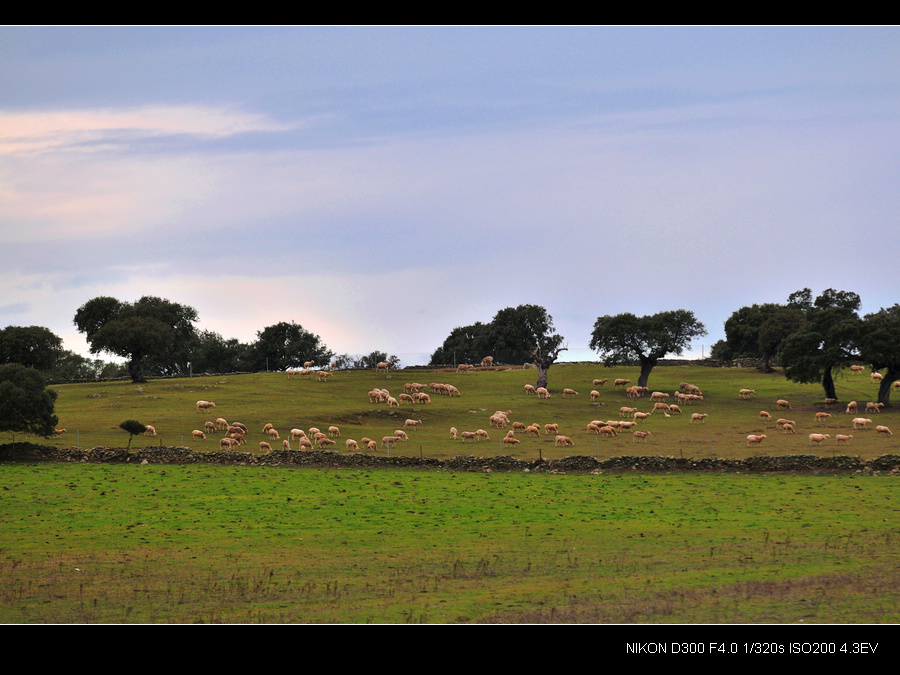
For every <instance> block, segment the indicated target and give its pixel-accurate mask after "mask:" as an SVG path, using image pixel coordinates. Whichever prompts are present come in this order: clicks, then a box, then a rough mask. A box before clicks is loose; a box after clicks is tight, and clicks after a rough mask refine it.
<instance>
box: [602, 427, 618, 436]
mask: <svg viewBox="0 0 900 675" xmlns="http://www.w3.org/2000/svg"><path fill="white" fill-rule="evenodd" d="M599 434H600V435H601V436H608V437H609V438H615V437H616V436H618V435H619V432H618V431H616V430H615V429H614V428H613V427H611V426H609V425H608V424H606V425H604V426H602V427H600V431H599Z"/></svg>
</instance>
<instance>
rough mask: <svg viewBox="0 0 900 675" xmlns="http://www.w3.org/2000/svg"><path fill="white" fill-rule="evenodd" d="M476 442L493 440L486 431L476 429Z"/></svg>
mask: <svg viewBox="0 0 900 675" xmlns="http://www.w3.org/2000/svg"><path fill="white" fill-rule="evenodd" d="M475 440H477V441H489V440H491V437H490V435H488V432H487V431H485V430H484V429H476V430H475Z"/></svg>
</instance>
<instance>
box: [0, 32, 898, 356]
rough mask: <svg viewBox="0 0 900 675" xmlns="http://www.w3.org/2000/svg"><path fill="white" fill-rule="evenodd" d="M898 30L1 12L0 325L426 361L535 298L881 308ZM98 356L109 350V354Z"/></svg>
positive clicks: (70, 340)
mask: <svg viewBox="0 0 900 675" xmlns="http://www.w3.org/2000/svg"><path fill="white" fill-rule="evenodd" d="M898 37H900V32H898V29H897V28H893V27H888V28H881V27H873V28H867V27H849V28H845V27H824V28H823V27H814V28H804V27H796V28H794V27H784V28H767V27H764V28H744V27H736V28H715V27H712V28H691V27H681V28H666V27H657V28H640V27H635V28H618V27H609V28H606V27H599V28H590V27H588V28H581V27H579V28H565V27H560V28H493V27H478V28H467V27H459V28H444V27H425V28H416V27H413V28H405V27H387V28H368V27H353V28H343V27H329V28H315V27H313V28H303V27H300V28H266V27H259V28H202V27H181V28H152V27H151V28H145V27H139V28H66V27H58V28H41V27H5V28H0V236H2V244H3V246H2V247H0V326H4V325H32V324H36V325H42V326H47V327H48V328H50V329H51V330H53V331H54V332H56V333H57V334H58V335H60V336H61V337H63V339H64V341H65V346H66V347H67V348H69V349H73V350H75V351H78V352H80V353H84V354H87V345H86V343H85V341H84V339H83V337H82V336H81V335H80V334H78V333H77V332H76V331H75V329H74V326H73V324H72V317H73V316H74V314H75V311H76V310H77V309H78V307H79V306H80V305H82V304H83V303H84V302H86V301H87V300H89V299H91V298H93V297H96V296H98V295H112V296H115V297H118V298H120V299H123V300H136V299H137V298H139V297H140V296H142V295H158V296H161V297H166V298H168V299H170V300H173V301H176V302H181V303H185V304H189V305H191V306H193V307H195V308H196V309H197V311H198V313H199V315H200V323H199V326H200V327H201V328H204V329H209V330H214V331H216V332H219V333H221V334H222V335H223V336H224V337H226V338H231V337H235V338H238V339H240V340H242V341H248V342H249V341H252V340H253V339H254V338H255V335H256V331H258V330H261V329H262V328H264V327H265V326H267V325H271V324H273V323H277V322H279V321H296V322H297V323H299V324H301V325H303V326H304V327H305V328H306V329H307V330H310V331H312V332H314V333H317V334H319V335H320V336H321V337H322V339H323V340H324V341H325V343H326V344H327V345H328V346H329V347H330V348H331V349H332V350H334V351H335V352H338V353H351V354H354V353H368V352H370V351H372V350H375V349H379V350H384V351H387V352H388V353H394V354H398V355H399V356H401V359H402V360H403V361H404V363H407V364H412V363H417V362H424V361H427V359H428V356H429V354H430V352H432V351H433V350H434V349H435V348H437V347H438V346H439V345H440V344H441V342H442V341H443V340H444V338H445V337H446V336H447V334H449V332H450V330H452V329H453V328H454V327H456V326H460V325H466V324H471V323H474V322H475V321H485V322H486V321H489V320H490V319H491V317H492V316H493V315H494V314H495V313H496V312H497V311H498V310H500V309H502V308H504V307H508V306H515V305H518V304H522V303H530V304H539V305H543V306H544V307H546V308H547V310H548V312H549V313H550V314H551V315H552V316H553V318H554V321H555V325H556V328H557V330H558V332H559V333H561V334H562V335H564V336H565V337H566V338H567V341H568V343H569V345H570V352H569V354H568V355H567V356H568V357H569V358H592V357H593V355H592V354H591V353H590V352H589V351H588V350H587V345H588V343H589V341H590V333H591V330H592V328H593V323H594V321H595V320H596V318H597V317H598V316H601V315H606V314H617V313H620V312H626V311H627V312H633V313H635V314H639V315H641V314H649V313H655V312H658V311H663V310H670V309H678V308H685V309H689V310H692V311H693V312H694V313H695V314H696V315H697V317H698V319H699V320H700V321H702V322H703V323H704V324H705V325H706V327H707V329H708V330H709V335H708V336H707V337H706V338H704V339H703V340H700V341H698V342H695V344H694V346H693V350H692V351H693V352H694V353H697V354H698V355H699V354H700V353H701V352H702V351H705V352H706V353H708V351H709V345H710V344H712V343H713V342H715V341H716V340H718V339H720V338H722V337H724V330H723V323H724V321H725V319H727V318H728V316H729V315H730V314H731V313H732V312H733V311H735V310H736V309H738V308H740V307H742V306H744V305H748V304H752V303H759V302H784V301H785V300H786V298H787V296H788V295H789V294H790V293H791V292H793V291H795V290H798V289H800V288H803V287H810V288H811V289H812V290H813V292H814V293H816V294H818V293H819V292H821V291H822V290H824V289H826V288H836V289H840V290H850V291H855V292H857V293H859V295H860V296H861V297H862V301H863V311H864V312H871V311H877V310H878V309H879V308H880V307H883V306H889V305H893V304H894V303H896V302H900V297H898V282H897V275H895V274H891V273H890V270H892V269H895V268H896V261H897V253H896V252H897V250H898V245H900V228H898V226H897V214H898V213H900V208H898V207H900V204H898V202H900V191H898V189H897V185H900V151H898V150H900V124H898V122H900V39H898ZM105 358H109V355H105Z"/></svg>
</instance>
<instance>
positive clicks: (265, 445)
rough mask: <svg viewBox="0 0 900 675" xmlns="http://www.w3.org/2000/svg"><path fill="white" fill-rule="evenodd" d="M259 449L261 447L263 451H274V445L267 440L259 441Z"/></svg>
mask: <svg viewBox="0 0 900 675" xmlns="http://www.w3.org/2000/svg"><path fill="white" fill-rule="evenodd" d="M259 449H260V450H261V451H262V452H272V446H271V445H269V444H268V443H266V442H265V441H260V442H259Z"/></svg>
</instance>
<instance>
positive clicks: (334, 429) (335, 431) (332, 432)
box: [328, 426, 341, 438]
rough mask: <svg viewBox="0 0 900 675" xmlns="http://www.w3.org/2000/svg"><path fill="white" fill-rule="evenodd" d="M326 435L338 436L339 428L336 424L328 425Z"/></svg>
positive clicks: (339, 435) (339, 433) (339, 434)
mask: <svg viewBox="0 0 900 675" xmlns="http://www.w3.org/2000/svg"><path fill="white" fill-rule="evenodd" d="M328 435H329V436H331V437H332V438H340V437H341V430H340V429H338V428H337V427H336V426H330V427H328Z"/></svg>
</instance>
